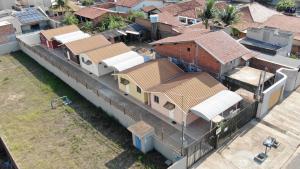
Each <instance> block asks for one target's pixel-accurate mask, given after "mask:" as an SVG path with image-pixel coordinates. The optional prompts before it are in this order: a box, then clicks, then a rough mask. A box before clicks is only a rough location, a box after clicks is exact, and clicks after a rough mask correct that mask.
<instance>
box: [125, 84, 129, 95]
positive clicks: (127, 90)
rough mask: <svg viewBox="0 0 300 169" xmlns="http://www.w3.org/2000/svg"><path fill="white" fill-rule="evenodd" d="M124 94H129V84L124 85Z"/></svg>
mask: <svg viewBox="0 0 300 169" xmlns="http://www.w3.org/2000/svg"><path fill="white" fill-rule="evenodd" d="M125 88H126V94H129V93H130V86H129V85H126V87H125Z"/></svg>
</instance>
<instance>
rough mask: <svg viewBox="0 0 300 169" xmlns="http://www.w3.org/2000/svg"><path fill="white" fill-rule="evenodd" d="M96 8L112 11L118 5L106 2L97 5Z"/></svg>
mask: <svg viewBox="0 0 300 169" xmlns="http://www.w3.org/2000/svg"><path fill="white" fill-rule="evenodd" d="M96 7H98V8H104V9H111V8H115V7H116V4H115V3H114V2H106V3H101V4H97V5H96Z"/></svg>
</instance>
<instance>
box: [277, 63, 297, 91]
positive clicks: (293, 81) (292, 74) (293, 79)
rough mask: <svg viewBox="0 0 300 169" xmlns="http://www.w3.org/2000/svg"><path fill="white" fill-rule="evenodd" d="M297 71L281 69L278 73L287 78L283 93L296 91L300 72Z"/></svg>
mask: <svg viewBox="0 0 300 169" xmlns="http://www.w3.org/2000/svg"><path fill="white" fill-rule="evenodd" d="M298 71H299V69H288V68H281V69H279V70H278V72H281V73H283V74H285V75H286V76H287V80H286V85H285V88H284V91H285V92H288V93H290V92H292V91H293V90H295V89H297V88H298V87H299V85H300V72H298Z"/></svg>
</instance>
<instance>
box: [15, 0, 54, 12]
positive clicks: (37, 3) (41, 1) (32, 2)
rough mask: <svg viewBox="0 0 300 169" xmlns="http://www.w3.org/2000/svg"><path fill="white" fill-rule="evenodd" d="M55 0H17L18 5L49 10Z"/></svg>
mask: <svg viewBox="0 0 300 169" xmlns="http://www.w3.org/2000/svg"><path fill="white" fill-rule="evenodd" d="M54 3H55V0H16V5H17V6H20V7H41V8H42V9H43V10H48V9H49V8H50V7H51V6H52V4H54Z"/></svg>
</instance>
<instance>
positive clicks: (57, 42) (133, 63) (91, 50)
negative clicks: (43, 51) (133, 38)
mask: <svg viewBox="0 0 300 169" xmlns="http://www.w3.org/2000/svg"><path fill="white" fill-rule="evenodd" d="M78 31H79V30H78V28H77V27H76V26H74V25H71V26H65V27H60V28H56V29H51V30H45V31H42V32H41V33H40V39H41V44H42V45H43V46H45V47H48V48H51V49H55V50H60V51H63V52H64V55H65V57H66V58H67V59H68V60H70V61H71V62H73V63H75V64H77V65H78V66H80V67H81V68H82V69H84V70H86V71H88V72H90V73H91V74H94V75H96V76H98V77H101V76H104V75H109V76H110V75H111V76H114V78H113V79H114V81H116V83H117V86H118V89H119V90H120V91H121V92H123V93H124V94H125V95H127V96H128V97H131V98H133V99H135V100H137V101H139V102H140V104H144V105H146V106H148V107H149V108H152V109H153V110H154V111H157V112H159V113H160V115H161V116H162V117H163V118H167V119H168V120H169V121H170V122H173V123H175V124H184V126H188V125H190V124H191V123H193V122H195V121H197V120H199V119H202V120H204V121H206V123H210V122H211V121H212V120H213V118H215V117H217V116H222V115H224V114H226V113H227V114H228V113H229V112H232V111H234V110H236V109H237V108H238V107H239V103H240V102H241V100H242V98H241V97H240V96H239V95H238V94H236V93H234V92H231V91H229V90H228V88H227V87H225V86H224V85H223V84H222V83H220V82H219V81H217V80H216V79H215V78H214V77H213V76H211V75H210V74H208V73H206V72H198V73H196V72H195V73H188V72H185V71H184V70H182V69H181V68H180V67H178V66H177V65H176V64H174V63H172V62H171V61H170V60H169V59H165V58H161V59H154V60H150V59H149V57H147V56H141V55H139V54H138V53H136V52H134V51H132V50H131V49H130V48H129V47H127V46H126V45H125V44H124V43H122V42H121V43H114V44H111V43H110V42H109V41H108V40H107V39H106V38H104V37H103V36H102V35H100V34H99V35H95V36H92V37H85V36H82V35H81V34H80V33H77V32H78ZM202 33H203V32H202ZM215 33H216V35H215V36H217V35H219V34H220V35H227V34H226V33H224V32H223V31H220V32H212V34H215ZM74 34H76V36H74ZM227 36H228V35H227ZM227 36H225V37H227ZM227 38H228V39H229V37H227ZM180 39H181V38H180ZM210 41H214V40H210ZM158 43H160V41H158V42H155V44H158ZM205 43H206V42H205ZM234 47H236V46H234ZM190 50H193V51H195V49H190ZM237 50H239V49H237ZM245 51H246V52H248V51H247V50H245ZM212 58H213V57H212ZM206 59H207V58H206ZM208 60H209V59H208ZM230 61H231V60H230ZM211 68H213V67H207V69H211ZM220 71H221V70H220ZM233 98H236V99H233ZM224 99H225V100H229V101H228V103H226V105H225V104H224V105H223V106H221V108H220V107H218V108H217V109H218V110H214V111H208V110H213V109H214V106H213V103H218V102H220V103H221V102H222V101H221V100H224Z"/></svg>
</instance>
